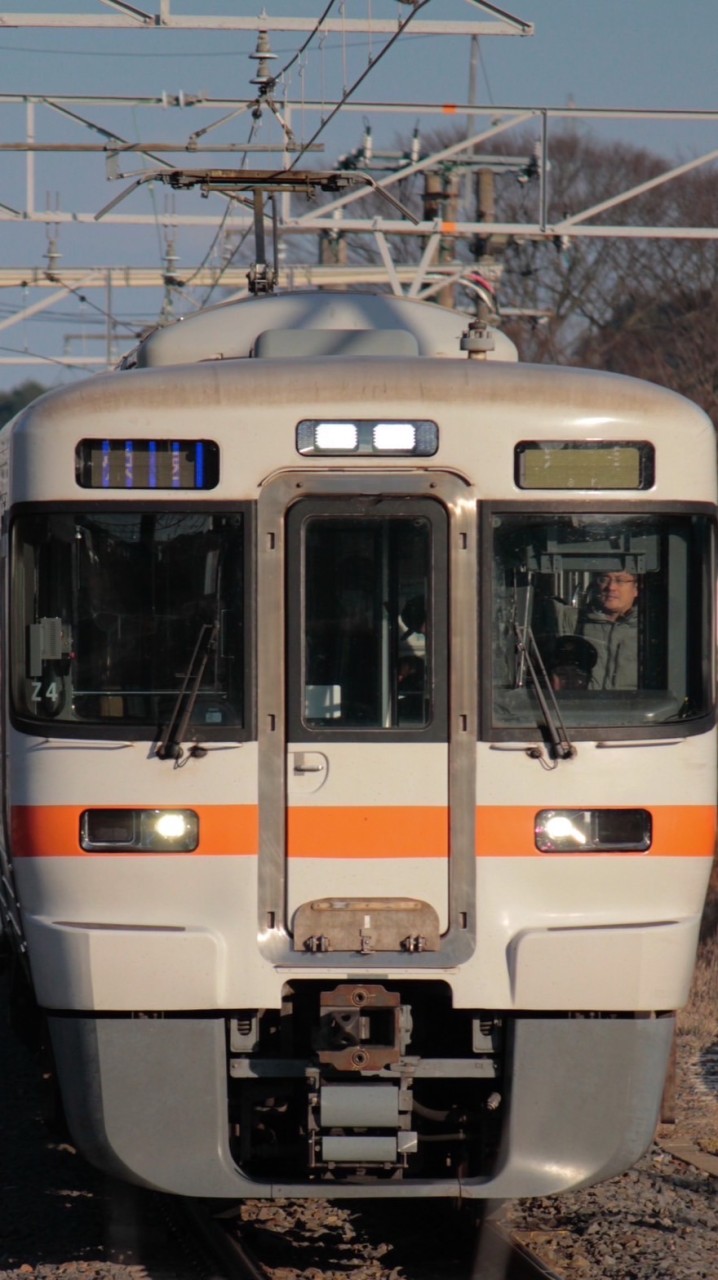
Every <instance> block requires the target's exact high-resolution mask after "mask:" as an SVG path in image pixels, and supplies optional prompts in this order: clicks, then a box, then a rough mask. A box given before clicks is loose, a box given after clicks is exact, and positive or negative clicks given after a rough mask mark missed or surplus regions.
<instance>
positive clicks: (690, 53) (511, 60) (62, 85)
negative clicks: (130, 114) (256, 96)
mask: <svg viewBox="0 0 718 1280" xmlns="http://www.w3.org/2000/svg"><path fill="white" fill-rule="evenodd" d="M501 3H502V7H504V8H507V9H509V10H510V11H511V12H512V13H514V14H516V15H517V16H519V17H521V18H524V19H526V20H528V21H530V22H533V23H534V24H535V28H536V31H535V35H533V36H532V37H528V38H521V37H493V38H489V37H486V38H484V39H483V40H482V41H481V47H480V66H479V73H478V80H477V100H478V101H479V102H480V103H489V104H493V105H502V106H515V105H528V106H539V107H540V106H563V105H565V104H566V103H567V102H572V103H574V104H575V105H576V106H579V107H631V108H664V109H694V110H715V109H718V92H717V89H718V76H717V75H716V57H717V54H716V51H717V50H718V0H597V3H593V4H589V3H587V2H586V0H515V2H514V0H501ZM136 4H137V6H138V7H139V8H143V7H145V8H146V9H148V10H151V11H155V9H156V7H157V6H156V5H155V3H154V0H136ZM325 4H326V0H257V3H256V4H247V3H244V2H243V0H173V4H172V10H173V12H175V13H177V14H182V13H187V12H194V13H197V12H201V11H202V10H205V11H206V12H209V13H219V14H222V13H223V14H237V13H239V14H243V15H247V16H249V15H252V14H256V13H258V12H261V10H262V8H266V11H267V12H268V13H269V14H270V15H271V16H272V17H288V16H293V17H306V16H311V17H318V16H319V14H320V13H321V12H322V10H323V9H324V7H325ZM13 10H14V11H15V12H18V13H22V12H33V13H48V14H53V13H54V14H57V13H61V12H62V13H68V12H74V13H92V14H95V15H100V16H101V15H105V16H106V15H108V14H109V13H110V10H109V9H108V8H107V7H106V6H104V5H102V4H100V3H98V0H0V15H2V14H4V13H10V12H12V11H13ZM345 12H346V16H347V17H350V18H364V17H366V15H367V12H370V13H372V14H373V16H374V17H376V18H383V17H392V18H396V17H402V18H403V17H405V16H406V15H407V14H408V13H409V8H408V7H407V6H405V5H399V4H397V3H396V2H395V0H371V2H370V0H346V5H345ZM340 13H341V8H340V5H339V2H338V0H337V4H336V5H335V8H334V10H333V11H332V15H331V16H332V17H334V16H335V15H339V14H340ZM418 17H420V18H422V19H435V20H446V21H450V20H457V21H472V20H476V21H478V20H482V19H485V17H486V15H484V14H483V13H482V11H481V10H479V9H478V8H477V7H476V6H475V5H473V4H471V3H468V2H467V0H431V3H429V4H428V5H427V6H426V7H425V8H424V9H423V10H422V11H421V13H420V14H419V15H418ZM303 38H304V37H303V36H301V35H296V34H292V35H290V34H288V33H273V34H272V37H271V40H272V47H273V49H274V51H275V52H276V53H277V55H278V58H277V61H276V63H275V69H276V68H277V67H280V66H282V65H283V64H284V63H285V62H286V61H287V60H288V58H289V57H290V56H291V53H292V51H293V50H295V49H296V48H297V46H298V45H299V44H300V43H301V42H302V40H303ZM382 39H383V38H382V37H376V38H374V39H373V40H372V42H371V45H370V43H369V41H368V39H367V37H360V36H354V35H352V36H347V37H345V38H342V36H340V35H332V36H327V37H326V38H325V40H324V41H323V42H320V41H315V42H314V43H313V45H312V46H311V53H309V54H308V55H307V58H306V63H305V67H304V72H303V75H300V74H299V66H298V65H295V68H294V70H293V72H292V73H291V76H292V78H291V81H290V84H289V92H290V95H291V96H292V97H293V98H295V99H298V98H300V97H302V95H304V96H306V97H314V98H322V97H323V96H326V97H327V99H330V98H332V97H333V96H335V95H337V94H338V93H340V92H341V89H342V86H343V85H344V84H350V83H352V82H353V80H354V79H355V78H356V76H357V75H358V74H359V73H360V71H361V70H362V69H363V68H364V67H365V66H366V64H367V59H368V56H369V54H370V53H373V54H374V55H376V54H377V53H378V52H379V50H380V48H381V45H382ZM254 44H255V36H254V34H253V33H249V32H241V33H236V34H232V35H229V34H227V33H223V34H220V33H212V32H201V33H198V32H193V33H178V32H171V31H156V30H152V31H143V32H133V31H129V30H113V31H104V32H103V31H98V30H86V31H81V30H70V29H63V30H58V29H55V30H49V29H31V28H25V29H19V30H11V29H9V28H8V29H4V28H0V71H1V74H0V93H24V94H29V93H49V94H62V93H71V92H82V93H87V94H98V93H108V94H152V95H154V94H158V93H161V92H162V90H167V91H168V92H172V93H176V92H178V91H179V90H184V91H185V92H187V93H197V92H202V91H204V92H206V93H209V94H212V95H213V96H227V97H231V98H239V99H241V98H244V97H246V96H248V95H249V94H250V92H251V88H250V84H249V80H250V77H251V75H253V74H254V66H255V64H254V63H252V62H251V61H250V60H249V58H248V56H247V55H248V54H249V53H250V52H251V51H252V50H253V48H254ZM468 84H469V40H468V38H465V39H441V40H439V39H431V38H429V37H414V38H412V39H411V41H409V40H408V39H404V40H402V41H399V42H397V45H396V46H395V48H394V49H393V50H392V51H391V52H390V53H389V54H388V55H387V56H386V58H384V59H383V60H382V61H381V62H380V63H379V64H378V65H377V67H376V69H375V70H374V71H372V73H371V75H370V76H369V77H368V78H367V79H366V80H365V81H364V83H363V85H362V86H361V89H360V90H359V92H358V95H357V96H358V97H359V98H360V99H361V100H371V99H378V100H385V101H387V100H388V101H409V102H418V101H422V100H423V101H435V102H442V101H459V102H462V101H466V99H467V95H468ZM181 114H182V113H181V112H177V111H175V112H168V113H167V115H165V114H164V113H159V112H157V113H154V114H153V115H152V117H151V123H150V120H148V118H147V116H145V117H142V118H141V117H140V115H137V116H136V117H134V118H133V119H132V120H131V121H129V120H128V121H127V122H126V124H125V128H126V130H127V132H128V133H129V130H130V128H131V129H134V131H135V136H138V137H142V138H143V139H146V138H148V137H149V136H150V133H151V132H152V133H154V135H155V136H159V137H164V138H168V137H169V136H175V134H174V132H171V131H176V130H179V134H180V135H181V134H182V131H183V129H184V132H185V133H186V132H187V127H186V124H185V121H184V120H183V119H180V117H181ZM93 118H95V119H97V118H98V113H93ZM207 122H208V116H207V113H205V114H204V116H203V119H202V120H201V122H200V123H202V124H204V123H207ZM316 124H317V121H316V119H313V120H310V119H307V120H305V121H303V122H302V121H296V120H295V127H296V128H297V132H298V133H300V135H301V134H303V136H304V137H305V138H306V137H308V136H309V134H310V132H311V130H312V129H313V127H315V126H316ZM413 124H414V121H413V120H410V119H408V118H407V117H406V116H404V117H401V118H397V119H395V120H392V119H388V120H385V121H384V123H383V125H382V124H380V123H379V121H376V122H375V137H376V139H377V141H378V142H379V143H381V142H382V141H383V142H384V143H385V144H388V143H390V142H391V141H392V140H393V138H394V136H395V135H396V133H397V132H399V131H402V132H404V133H407V132H410V130H411V127H413ZM49 127H50V128H52V130H53V136H54V137H55V138H58V139H60V138H63V137H64V138H65V139H67V138H68V137H70V136H74V137H75V138H79V139H80V140H84V141H89V140H91V137H92V135H89V134H88V133H86V132H84V133H81V134H77V133H74V134H73V133H72V132H71V131H69V130H68V129H67V128H66V126H65V123H64V122H63V121H62V120H61V118H60V117H57V118H56V119H54V120H53V121H52V124H51V125H50V126H49ZM192 127H196V123H193V125H192ZM265 127H266V128H267V130H268V132H264V133H263V135H262V136H263V137H269V136H270V132H271V131H270V127H269V126H265ZM613 128H614V132H615V131H616V128H617V126H614V127H613ZM247 129H248V122H247V119H246V117H243V118H242V119H241V120H240V121H238V123H237V126H236V133H234V134H233V135H232V140H233V141H242V140H244V139H245V138H246V137H247ZM601 130H602V132H601V136H605V126H601ZM23 132H24V121H23V119H22V117H21V114H20V112H19V111H15V110H13V111H10V109H9V108H7V107H0V137H2V139H3V140H5V141H7V140H12V139H17V138H19V137H20V136H22V134H23ZM360 135H361V116H360V115H359V116H357V115H352V116H347V117H346V118H345V119H343V120H342V119H340V120H338V121H337V123H336V124H335V125H334V126H332V128H331V129H330V130H328V131H327V133H326V135H325V141H326V152H325V154H324V156H323V157H321V158H316V159H315V160H314V163H316V164H321V165H322V166H325V165H326V167H330V166H331V165H332V164H333V161H334V160H335V159H336V156H337V155H338V154H339V153H341V152H342V151H344V150H348V149H350V148H352V147H354V146H355V145H357V144H358V143H359V141H360ZM623 136H626V137H629V138H630V140H631V141H636V142H637V143H639V144H640V145H645V146H648V147H650V148H651V149H653V150H655V151H657V152H659V153H661V154H663V155H667V156H669V157H679V158H684V157H686V156H690V155H694V154H700V153H702V152H704V151H708V150H710V149H712V148H718V129H715V128H714V127H712V126H711V127H709V126H700V127H699V128H696V127H695V126H693V127H691V129H690V130H686V129H679V128H677V127H676V126H674V125H671V126H657V125H655V124H654V125H651V126H648V125H645V126H640V127H636V128H634V129H633V131H632V132H631V133H629V132H627V130H626V129H625V128H624V129H623ZM227 140H229V138H228V139H227ZM272 140H274V141H276V140H277V139H276V135H275V136H274V138H273V139H272ZM208 163H222V161H221V160H217V159H216V158H215V160H212V158H211V157H210V158H208ZM88 164H91V165H92V166H94V170H93V178H92V181H90V180H88V179H86V178H85V176H84V175H85V174H86V173H87V172H89V170H88V169H87V166H88ZM2 171H4V173H5V179H4V181H3V180H0V202H1V201H5V202H6V203H10V204H12V203H14V199H16V198H17V197H18V192H19V191H21V190H22V183H21V172H22V171H21V162H20V161H19V160H17V159H15V158H11V159H4V160H3V170H0V172H2ZM12 183H15V184H19V185H16V186H15V188H14V190H11V185H12ZM118 190H119V188H118V185H117V184H113V185H110V184H107V183H106V182H105V178H104V162H103V160H102V159H101V158H99V157H96V158H95V159H94V160H93V161H91V162H88V161H86V160H85V161H83V162H82V167H81V166H80V164H79V162H78V163H76V164H75V163H74V162H72V161H70V162H68V160H67V158H66V159H65V160H64V161H63V163H62V164H60V163H58V162H49V161H46V160H40V158H38V161H37V203H38V205H42V204H43V203H44V202H45V199H46V196H45V192H46V191H47V192H49V193H50V195H49V198H50V199H51V200H54V199H56V198H57V199H59V202H60V207H61V208H63V209H65V210H68V209H71V208H72V207H73V201H74V200H75V199H76V198H80V199H81V200H84V201H85V207H92V208H95V207H96V208H99V207H100V205H101V204H103V203H104V202H105V201H106V200H108V199H111V198H112V197H113V196H114V195H116V194H117V193H118ZM177 198H178V199H179V198H184V197H177ZM188 198H192V199H194V197H188ZM136 199H137V200H138V201H140V200H145V201H146V202H149V199H150V197H149V195H145V194H144V193H142V194H141V195H138V197H136ZM88 201H94V202H95V203H94V205H93V204H89V205H88V203H87V202H88ZM136 207H137V208H138V209H139V208H140V207H145V208H147V209H149V203H146V204H145V205H144V206H141V205H140V204H137V206H136ZM220 211H221V210H220ZM83 237H84V238H83V239H82V240H80V238H79V233H78V232H75V233H74V237H73V232H72V230H71V229H68V230H63V232H62V233H61V237H60V249H61V251H62V253H63V262H64V263H66V264H68V265H69V264H81V263H82V264H85V265H86V264H87V263H91V264H92V265H100V264H103V263H107V264H110V263H116V262H127V263H129V264H139V263H140V262H151V263H153V264H155V263H156V262H157V260H158V248H159V245H158V236H157V235H156V234H155V235H154V237H150V238H146V240H145V242H144V243H143V244H142V245H141V244H140V242H139V240H138V238H137V237H135V239H134V240H133V241H132V242H128V240H127V238H126V237H127V233H126V232H120V231H117V230H114V231H113V230H109V231H108V230H107V229H105V228H97V229H95V228H92V229H89V230H88V231H87V232H83ZM46 239H47V237H46V231H45V229H44V228H42V227H39V226H29V225H27V224H25V225H19V224H17V223H15V224H9V223H7V222H0V245H1V246H2V251H1V252H0V265H9V264H22V265H23V266H32V265H40V266H41V265H42V264H43V255H44V253H45V252H46V248H47V243H46ZM210 239H211V233H210V232H207V233H202V235H200V234H199V233H197V238H196V239H195V238H194V237H193V238H192V241H191V243H190V242H189V240H187V239H185V240H184V242H183V243H180V251H181V253H182V254H183V265H184V266H185V267H187V266H188V265H189V264H190V263H191V262H192V261H193V260H195V261H196V260H198V258H199V257H201V256H202V253H203V245H204V244H205V242H206V243H209V240H210ZM34 296H35V297H36V296H37V295H34ZM30 300H31V299H29V298H28V299H26V300H25V301H24V302H23V300H22V299H20V298H19V294H16V295H15V297H14V298H13V299H10V298H9V297H6V298H3V297H2V296H1V295H0V319H1V318H2V317H3V316H6V315H7V313H8V312H7V308H8V306H9V305H16V306H18V305H27V302H28V301H30ZM129 305H130V300H129V298H128V297H125V298H123V299H122V307H123V308H127V307H129ZM68 324H69V322H68ZM43 326H45V321H40V320H38V321H35V322H32V323H31V322H28V323H27V324H26V325H25V326H24V333H23V335H22V342H23V343H24V345H25V347H26V348H27V349H28V350H29V349H30V348H32V349H43V350H44V349H45V347H42V346H41V344H42V341H43V340H42V333H43ZM45 327H46V326H45ZM57 327H58V325H57V323H55V326H54V334H55V335H56V334H57ZM69 327H72V326H71V325H69ZM48 332H49V331H48ZM19 340H20V334H19V332H18V330H17V328H10V329H7V328H5V329H2V330H0V346H3V345H5V346H7V347H9V346H17V345H20V341H19ZM5 354H7V353H6V352H5V351H2V350H0V355H5ZM59 376H61V375H60V374H59V373H58V374H57V375H56V374H54V373H53V372H52V371H50V370H45V369H41V368H39V369H38V368H35V369H33V368H28V367H25V368H20V366H18V367H17V368H13V367H10V368H8V366H0V387H5V388H6V387H8V386H12V385H14V384H15V383H16V382H18V381H21V380H22V379H23V378H26V377H35V378H38V379H39V380H42V381H55V380H56V378H57V377H59ZM66 376H70V375H66Z"/></svg>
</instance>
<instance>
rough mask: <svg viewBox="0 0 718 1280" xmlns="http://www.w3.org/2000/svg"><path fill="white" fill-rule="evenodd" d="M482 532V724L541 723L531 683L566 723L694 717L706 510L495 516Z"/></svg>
mask: <svg viewBox="0 0 718 1280" xmlns="http://www.w3.org/2000/svg"><path fill="white" fill-rule="evenodd" d="M492 528H493V534H492V541H493V598H492V602H491V625H492V629H493V636H492V668H493V671H492V685H493V723H494V727H496V728H510V727H517V728H518V727H522V728H523V727H529V726H533V727H535V726H536V725H537V724H539V725H542V724H543V719H544V718H545V717H544V716H543V713H542V712H541V709H540V703H541V698H540V696H538V695H537V692H536V684H537V683H539V684H540V685H541V686H542V688H543V689H548V690H549V691H550V692H552V693H553V695H554V697H555V698H556V700H557V702H558V705H559V707H560V710H561V716H562V718H563V720H564V722H565V723H566V724H567V725H572V726H585V727H586V728H591V727H597V728H598V727H602V726H608V727H610V726H645V725H647V724H656V723H667V722H670V721H678V720H685V719H692V718H696V717H699V716H702V715H705V714H706V712H707V711H708V710H709V708H710V672H711V592H710V581H711V556H710V546H711V543H710V532H711V525H710V521H709V520H708V518H707V517H704V516H698V515H696V516H683V515H679V516H674V515H640V516H626V515H605V516H596V515H575V514H574V515H570V514H566V515H559V516H555V515H551V514H547V513H542V514H533V515H528V514H520V515H519V514H498V513H496V514H495V515H494V516H493V517H492ZM532 653H533V654H535V655H536V657H537V661H536V662H529V661H527V655H530V654H532ZM539 692H541V690H540V691H539Z"/></svg>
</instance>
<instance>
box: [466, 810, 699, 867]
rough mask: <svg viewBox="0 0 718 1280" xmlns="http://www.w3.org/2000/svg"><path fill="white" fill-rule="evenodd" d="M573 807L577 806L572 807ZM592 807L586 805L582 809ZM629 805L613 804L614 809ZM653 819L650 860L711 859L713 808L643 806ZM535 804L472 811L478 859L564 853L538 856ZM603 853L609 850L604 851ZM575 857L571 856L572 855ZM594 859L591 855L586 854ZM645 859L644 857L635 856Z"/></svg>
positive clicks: (562, 855)
mask: <svg viewBox="0 0 718 1280" xmlns="http://www.w3.org/2000/svg"><path fill="white" fill-rule="evenodd" d="M575 807H576V808H579V807H580V806H578V805H576V806H575ZM591 807H593V808H596V807H597V806H596V805H593V806H591V805H586V808H587V809H589V808H591ZM629 807H633V806H628V805H623V806H621V805H616V806H615V808H629ZM646 808H648V811H649V813H650V814H651V816H652V819H653V840H652V842H651V847H650V849H649V850H648V854H649V855H650V856H651V857H654V858H678V857H685V858H712V857H713V854H714V851H715V847H716V810H715V807H714V806H713V805H651V806H646ZM538 812H539V809H538V807H537V806H535V805H521V806H518V805H516V806H505V807H504V806H501V805H482V806H481V807H480V808H478V809H477V810H476V853H477V856H478V857H480V858H526V857H532V856H533V857H538V858H545V857H547V856H556V857H564V856H566V855H564V854H556V855H547V854H545V853H539V850H538V849H537V848H536V844H535V841H534V820H535V818H536V814H537V813H538ZM606 852H607V853H609V852H610V851H609V850H607V851H606ZM573 856H575V855H573ZM586 856H587V857H595V856H596V855H595V854H587V855H586ZM636 856H638V857H645V856H646V855H645V854H638V855H636Z"/></svg>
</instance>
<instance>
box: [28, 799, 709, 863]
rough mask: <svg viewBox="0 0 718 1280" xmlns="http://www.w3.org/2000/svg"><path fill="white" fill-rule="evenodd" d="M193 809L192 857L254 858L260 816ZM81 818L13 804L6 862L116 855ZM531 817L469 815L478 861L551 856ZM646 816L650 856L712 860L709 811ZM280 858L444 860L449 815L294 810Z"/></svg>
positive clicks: (506, 812) (70, 808)
mask: <svg viewBox="0 0 718 1280" xmlns="http://www.w3.org/2000/svg"><path fill="white" fill-rule="evenodd" d="M95 807H97V808H100V807H101V806H99V805H98V806H95ZM108 807H114V808H124V809H129V808H133V807H135V806H132V805H115V806H108ZM137 807H142V808H147V807H148V806H137ZM159 807H162V806H158V808H159ZM164 807H166V808H169V807H170V806H164ZM192 807H193V808H194V811H195V813H197V814H199V820H200V844H199V848H198V849H197V850H195V852H196V853H197V854H199V855H209V856H231V855H247V854H249V855H256V854H257V852H258V848H259V834H258V820H259V815H258V809H257V807H256V806H255V805H194V806H192ZM576 807H579V806H576ZM586 807H587V808H590V807H591V806H586ZM594 807H595V806H594ZM615 807H620V806H615ZM623 807H628V806H623ZM82 812H83V808H82V807H80V806H78V805H14V806H13V807H12V810H11V816H10V835H11V848H12V852H13V855H14V856H15V857H24V858H48V857H72V856H75V857H78V856H79V857H97V856H99V857H104V856H110V857H112V856H115V855H111V854H110V855H104V854H99V855H98V854H89V853H87V852H85V850H83V849H81V848H80V842H79V833H80V815H81V813H82ZM537 812H538V807H537V806H535V805H522V806H510V805H506V806H504V805H482V806H480V807H479V808H478V809H477V810H476V855H477V857H480V858H525V857H547V856H554V855H546V854H542V853H539V851H538V849H537V848H536V845H535V842H534V821H535V817H536V814H537ZM650 813H651V815H652V818H653V841H652V844H651V848H650V849H649V850H648V853H649V854H650V855H651V856H652V857H659V858H660V857H664V858H667V857H693V858H711V857H713V854H714V851H715V846H716V810H715V808H714V807H713V806H712V805H655V806H652V807H651V808H650ZM287 852H288V856H289V857H292V858H446V857H448V852H449V811H448V809H447V808H445V807H444V806H426V807H423V808H410V807H404V806H398V805H397V806H377V807H370V808H362V807H360V806H354V807H352V806H348V805H347V806H341V807H338V806H337V807H324V806H322V807H319V806H317V807H311V806H302V807H296V806H295V807H293V808H290V809H289V811H288V814H287ZM555 856H557V857H563V856H565V855H562V854H557V855H555ZM588 856H596V855H588ZM637 856H640V857H644V856H645V855H643V854H639V855H637Z"/></svg>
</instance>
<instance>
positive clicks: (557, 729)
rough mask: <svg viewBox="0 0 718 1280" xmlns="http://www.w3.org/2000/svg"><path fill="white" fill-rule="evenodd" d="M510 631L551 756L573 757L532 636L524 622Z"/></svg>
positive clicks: (561, 718) (539, 651)
mask: <svg viewBox="0 0 718 1280" xmlns="http://www.w3.org/2000/svg"><path fill="white" fill-rule="evenodd" d="M514 628H515V631H516V643H517V645H518V650H519V658H520V661H521V665H522V667H525V668H526V670H527V671H528V673H529V675H530V676H531V679H532V681H533V687H534V692H535V694H536V700H537V702H538V704H539V706H540V708H541V714H542V715H543V718H544V721H545V724H546V729H547V731H548V736H549V738H550V739H551V746H552V748H553V754H554V755H555V756H556V758H557V759H559V760H570V758H571V756H574V755H575V754H576V748H575V747H574V746H573V745H572V743H571V742H570V740H569V736H568V733H567V732H566V726H565V724H564V722H563V716H562V715H561V711H560V708H559V705H558V702H557V700H556V694H555V693H554V691H553V689H552V688H551V681H550V680H549V678H548V672H547V671H546V667H545V666H544V661H543V658H542V657H541V650H540V649H539V647H538V645H537V643H536V637H535V636H534V633H533V631H532V630H531V627H530V626H529V625H528V623H525V624H524V626H523V627H520V626H519V624H518V623H514Z"/></svg>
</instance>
